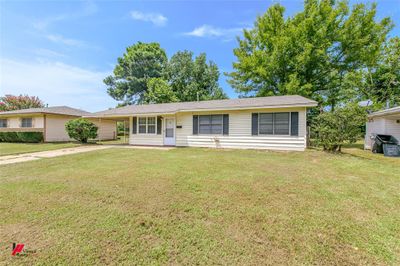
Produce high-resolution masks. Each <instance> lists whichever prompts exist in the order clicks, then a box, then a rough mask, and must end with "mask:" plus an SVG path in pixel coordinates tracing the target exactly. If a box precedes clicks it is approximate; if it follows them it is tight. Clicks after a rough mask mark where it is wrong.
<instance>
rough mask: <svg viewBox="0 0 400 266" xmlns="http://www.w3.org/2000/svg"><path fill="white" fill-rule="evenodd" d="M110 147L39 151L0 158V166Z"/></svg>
mask: <svg viewBox="0 0 400 266" xmlns="http://www.w3.org/2000/svg"><path fill="white" fill-rule="evenodd" d="M111 147H112V146H107V145H101V146H100V145H99V146H81V147H74V148H65V149H59V150H52V151H40V152H32V153H24V154H16V155H6V156H1V157H0V165H4V164H11V163H20V162H28V161H34V160H39V159H42V158H52V157H58V156H63V155H69V154H75V153H82V152H88V151H96V150H104V149H108V148H111Z"/></svg>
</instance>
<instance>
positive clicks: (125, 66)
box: [104, 42, 167, 105]
mask: <svg viewBox="0 0 400 266" xmlns="http://www.w3.org/2000/svg"><path fill="white" fill-rule="evenodd" d="M166 64H167V55H166V53H165V51H164V49H162V48H161V47H160V45H159V44H158V43H142V42H138V43H137V44H135V45H132V46H130V47H128V48H126V52H125V53H124V54H123V56H122V57H119V58H118V64H117V65H116V66H115V68H114V73H113V75H111V76H108V77H106V78H105V79H104V83H105V84H106V85H107V92H108V94H109V95H110V96H111V97H113V98H114V99H115V100H117V101H122V105H126V104H131V103H141V102H143V100H144V98H143V97H144V94H145V93H146V91H147V89H148V86H147V82H148V81H149V79H151V78H159V77H161V76H162V73H163V71H164V69H165V65H166Z"/></svg>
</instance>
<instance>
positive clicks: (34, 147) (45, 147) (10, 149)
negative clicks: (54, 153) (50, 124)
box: [0, 142, 80, 156]
mask: <svg viewBox="0 0 400 266" xmlns="http://www.w3.org/2000/svg"><path fill="white" fill-rule="evenodd" d="M79 145H80V144H79V143H72V142H63V143H8V142H6V143H5V142H0V156H3V155H12V154H21V153H29V152H37V151H50V150H57V149H63V148H71V147H77V146H79Z"/></svg>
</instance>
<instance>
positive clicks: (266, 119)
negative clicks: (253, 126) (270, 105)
mask: <svg viewBox="0 0 400 266" xmlns="http://www.w3.org/2000/svg"><path fill="white" fill-rule="evenodd" d="M258 119H259V125H258V129H259V132H260V134H273V133H274V119H273V113H270V114H260V115H259V116H258Z"/></svg>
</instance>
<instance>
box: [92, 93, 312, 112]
mask: <svg viewBox="0 0 400 266" xmlns="http://www.w3.org/2000/svg"><path fill="white" fill-rule="evenodd" d="M316 105H317V102H316V101H313V100H310V99H307V98H304V97H302V96H298V95H288V96H270V97H256V98H241V99H227V100H211V101H199V102H179V103H162V104H142V105H129V106H124V107H120V108H114V109H110V110H106V111H101V112H96V113H93V114H91V115H89V116H88V117H107V116H108V117H111V116H119V115H120V116H126V115H132V114H152V113H157V114H163V113H164V114H166V113H176V112H185V111H206V110H235V109H246V108H249V109H252V108H274V107H277V108H278V107H313V106H316Z"/></svg>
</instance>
